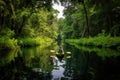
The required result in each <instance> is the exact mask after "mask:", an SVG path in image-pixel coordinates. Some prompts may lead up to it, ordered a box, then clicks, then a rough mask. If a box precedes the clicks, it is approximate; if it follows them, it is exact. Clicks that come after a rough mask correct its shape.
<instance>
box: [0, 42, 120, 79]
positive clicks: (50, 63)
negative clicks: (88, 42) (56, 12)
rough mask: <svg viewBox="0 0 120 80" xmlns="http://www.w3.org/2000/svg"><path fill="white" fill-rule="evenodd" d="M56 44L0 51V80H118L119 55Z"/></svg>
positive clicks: (106, 51) (111, 52)
mask: <svg viewBox="0 0 120 80" xmlns="http://www.w3.org/2000/svg"><path fill="white" fill-rule="evenodd" d="M59 47H60V46H58V45H57V43H54V44H52V45H51V46H47V47H42V46H40V47H34V48H22V49H21V50H13V51H0V80H120V73H119V70H120V52H119V51H117V50H112V49H105V48H101V49H100V48H93V47H85V46H78V45H72V46H71V45H68V44H66V45H63V46H62V48H63V49H64V54H62V53H59V52H58V50H59Z"/></svg>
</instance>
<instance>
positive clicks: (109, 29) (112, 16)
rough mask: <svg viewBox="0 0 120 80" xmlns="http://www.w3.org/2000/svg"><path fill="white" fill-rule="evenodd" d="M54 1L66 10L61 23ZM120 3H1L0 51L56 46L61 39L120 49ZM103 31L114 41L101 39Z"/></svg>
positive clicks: (2, 0)
mask: <svg viewBox="0 0 120 80" xmlns="http://www.w3.org/2000/svg"><path fill="white" fill-rule="evenodd" d="M53 1H54V3H59V1H60V2H61V4H62V5H63V6H64V7H65V9H64V16H65V18H64V19H57V16H56V15H55V14H57V13H58V11H57V10H55V9H53V8H52V5H53ZM106 3H107V4H106ZM119 3H120V0H109V1H105V0H101V1H99V0H96V1H92V0H89V1H88V0H42V1H39V0H30V1H28V0H20V1H19V0H9V1H8V0H0V48H14V47H15V46H17V45H20V46H36V45H40V44H41V42H43V41H44V42H46V40H50V41H49V42H52V41H51V40H52V39H55V38H57V35H60V36H61V35H62V36H61V37H62V38H65V39H79V38H83V39H81V40H80V41H76V42H78V43H79V44H85V45H86V44H87V45H96V46H101V44H102V46H105V47H111V46H114V45H119V42H120V40H119V36H120V20H119V18H120V14H119V13H120V12H119V11H120V5H119ZM102 30H104V31H106V35H111V37H110V36H107V37H106V36H97V35H98V34H100V33H101V31H102ZM96 36H97V37H96ZM92 37H93V38H92ZM113 37H114V38H113ZM88 38H89V39H88ZM98 41H99V42H98ZM103 41H104V42H103Z"/></svg>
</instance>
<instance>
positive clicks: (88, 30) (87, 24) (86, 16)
mask: <svg viewBox="0 0 120 80" xmlns="http://www.w3.org/2000/svg"><path fill="white" fill-rule="evenodd" d="M82 4H83V7H84V11H85V18H86V27H87V33H88V37H90V27H89V22H88V15H87V9H86V6H85V3H84V1H83V2H82Z"/></svg>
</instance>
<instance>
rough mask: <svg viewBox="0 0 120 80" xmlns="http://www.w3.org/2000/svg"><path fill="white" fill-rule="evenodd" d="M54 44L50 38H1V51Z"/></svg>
mask: <svg viewBox="0 0 120 80" xmlns="http://www.w3.org/2000/svg"><path fill="white" fill-rule="evenodd" d="M52 42H53V40H52V39H51V38H48V37H34V38H30V37H28V38H17V39H15V38H12V39H11V38H9V37H1V38H0V50H2V49H16V48H18V47H35V46H40V45H42V44H44V45H50V44H51V43H52Z"/></svg>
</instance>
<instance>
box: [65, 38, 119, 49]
mask: <svg viewBox="0 0 120 80" xmlns="http://www.w3.org/2000/svg"><path fill="white" fill-rule="evenodd" d="M65 42H68V43H75V44H78V45H85V46H97V47H119V46H120V37H110V36H97V37H92V38H81V39H66V40H65Z"/></svg>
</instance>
